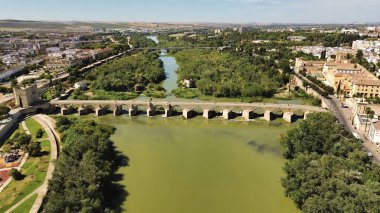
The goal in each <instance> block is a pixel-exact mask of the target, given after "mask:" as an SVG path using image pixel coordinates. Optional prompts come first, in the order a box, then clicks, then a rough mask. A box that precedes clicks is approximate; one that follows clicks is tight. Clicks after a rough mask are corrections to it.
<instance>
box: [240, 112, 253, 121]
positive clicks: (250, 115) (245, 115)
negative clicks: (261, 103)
mask: <svg viewBox="0 0 380 213" xmlns="http://www.w3.org/2000/svg"><path fill="white" fill-rule="evenodd" d="M242 117H243V118H245V120H247V121H249V120H250V119H252V118H253V111H252V110H243V113H242Z"/></svg>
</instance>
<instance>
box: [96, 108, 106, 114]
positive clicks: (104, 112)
mask: <svg viewBox="0 0 380 213" xmlns="http://www.w3.org/2000/svg"><path fill="white" fill-rule="evenodd" d="M105 114H106V109H105V108H102V107H96V108H95V115H96V116H102V115H105Z"/></svg>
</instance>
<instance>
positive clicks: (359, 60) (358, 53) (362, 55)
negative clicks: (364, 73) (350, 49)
mask: <svg viewBox="0 0 380 213" xmlns="http://www.w3.org/2000/svg"><path fill="white" fill-rule="evenodd" d="M363 57H364V54H363V51H362V50H358V52H357V53H356V57H355V58H356V60H357V62H358V63H359V64H361V62H362V61H363Z"/></svg>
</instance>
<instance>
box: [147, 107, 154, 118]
mask: <svg viewBox="0 0 380 213" xmlns="http://www.w3.org/2000/svg"><path fill="white" fill-rule="evenodd" d="M146 115H147V116H148V117H152V116H154V109H153V108H147V109H146Z"/></svg>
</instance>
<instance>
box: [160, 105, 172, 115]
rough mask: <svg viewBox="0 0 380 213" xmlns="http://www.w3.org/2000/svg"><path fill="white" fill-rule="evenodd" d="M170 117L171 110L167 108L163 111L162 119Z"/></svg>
mask: <svg viewBox="0 0 380 213" xmlns="http://www.w3.org/2000/svg"><path fill="white" fill-rule="evenodd" d="M170 116H172V109H171V108H170V107H169V108H166V109H165V114H164V115H163V116H162V117H164V118H168V117H170Z"/></svg>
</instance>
